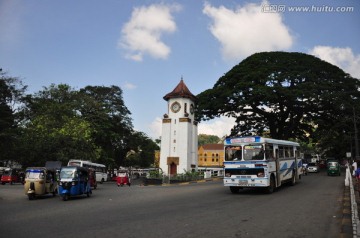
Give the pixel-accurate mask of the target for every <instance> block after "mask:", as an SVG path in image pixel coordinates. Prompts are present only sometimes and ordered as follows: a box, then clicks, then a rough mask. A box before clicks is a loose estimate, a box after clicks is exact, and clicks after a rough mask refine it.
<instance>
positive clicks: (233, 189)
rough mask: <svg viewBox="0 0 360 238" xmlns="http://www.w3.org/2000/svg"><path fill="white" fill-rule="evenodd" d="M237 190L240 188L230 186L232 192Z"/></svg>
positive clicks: (237, 191)
mask: <svg viewBox="0 0 360 238" xmlns="http://www.w3.org/2000/svg"><path fill="white" fill-rule="evenodd" d="M239 190H240V188H239V187H233V186H231V187H230V191H231V192H232V193H234V194H235V193H239Z"/></svg>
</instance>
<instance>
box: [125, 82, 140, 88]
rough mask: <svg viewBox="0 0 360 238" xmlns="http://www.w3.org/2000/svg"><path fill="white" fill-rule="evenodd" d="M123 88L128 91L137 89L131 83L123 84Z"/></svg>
mask: <svg viewBox="0 0 360 238" xmlns="http://www.w3.org/2000/svg"><path fill="white" fill-rule="evenodd" d="M124 88H125V89H130V90H132V89H135V88H137V86H136V85H135V84H132V83H129V82H125V84H124Z"/></svg>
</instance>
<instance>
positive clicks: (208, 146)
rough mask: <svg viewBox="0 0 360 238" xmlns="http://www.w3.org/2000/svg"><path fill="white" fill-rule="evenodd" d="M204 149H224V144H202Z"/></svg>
mask: <svg viewBox="0 0 360 238" xmlns="http://www.w3.org/2000/svg"><path fill="white" fill-rule="evenodd" d="M202 147H203V148H204V150H223V149H224V145H223V144H205V145H202Z"/></svg>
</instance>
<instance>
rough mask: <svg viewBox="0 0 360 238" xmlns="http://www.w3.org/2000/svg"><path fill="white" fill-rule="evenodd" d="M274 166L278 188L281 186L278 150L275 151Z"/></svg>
mask: <svg viewBox="0 0 360 238" xmlns="http://www.w3.org/2000/svg"><path fill="white" fill-rule="evenodd" d="M275 164H276V184H277V186H279V185H280V184H281V174H280V161H279V148H276V149H275Z"/></svg>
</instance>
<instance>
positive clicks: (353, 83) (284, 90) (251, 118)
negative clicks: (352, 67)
mask: <svg viewBox="0 0 360 238" xmlns="http://www.w3.org/2000/svg"><path fill="white" fill-rule="evenodd" d="M359 88H360V81H359V80H358V79H355V78H352V77H351V76H350V75H349V74H346V73H345V72H344V71H342V70H341V69H339V68H338V67H336V66H334V65H331V64H329V63H327V62H325V61H322V60H320V59H318V58H316V57H314V56H310V55H306V54H302V53H286V52H264V53H257V54H254V55H252V56H250V57H248V58H247V59H245V60H243V61H242V62H241V63H240V64H238V65H236V66H235V67H233V68H232V69H231V70H230V71H229V72H227V73H226V74H225V75H224V76H222V77H221V78H220V79H219V80H218V81H217V82H216V84H215V85H214V87H213V88H212V89H209V90H206V91H204V92H202V93H200V94H199V95H197V98H198V100H199V102H198V108H197V116H198V118H197V119H198V120H209V119H212V118H215V117H218V116H229V117H235V118H236V125H235V126H234V128H233V129H232V131H231V135H253V134H259V135H262V134H264V133H267V132H268V133H269V136H270V137H272V138H277V139H289V138H297V139H298V140H300V141H304V142H309V138H313V142H314V143H317V142H318V141H319V140H320V138H322V137H323V136H326V135H327V136H330V134H331V138H332V140H333V141H334V137H335V136H336V134H337V133H333V132H334V130H336V131H337V132H338V133H340V131H339V130H338V129H336V128H334V125H336V124H338V122H339V120H341V119H342V118H344V112H345V111H342V110H340V108H341V105H344V104H346V105H347V108H352V107H355V108H357V109H356V110H357V112H358V110H359V107H358V106H357V105H359V104H360V102H359V99H360V97H359V96H360V95H359V94H360V92H359V90H358V89H359ZM347 115H349V111H348V112H347ZM350 115H351V114H350Z"/></svg>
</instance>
